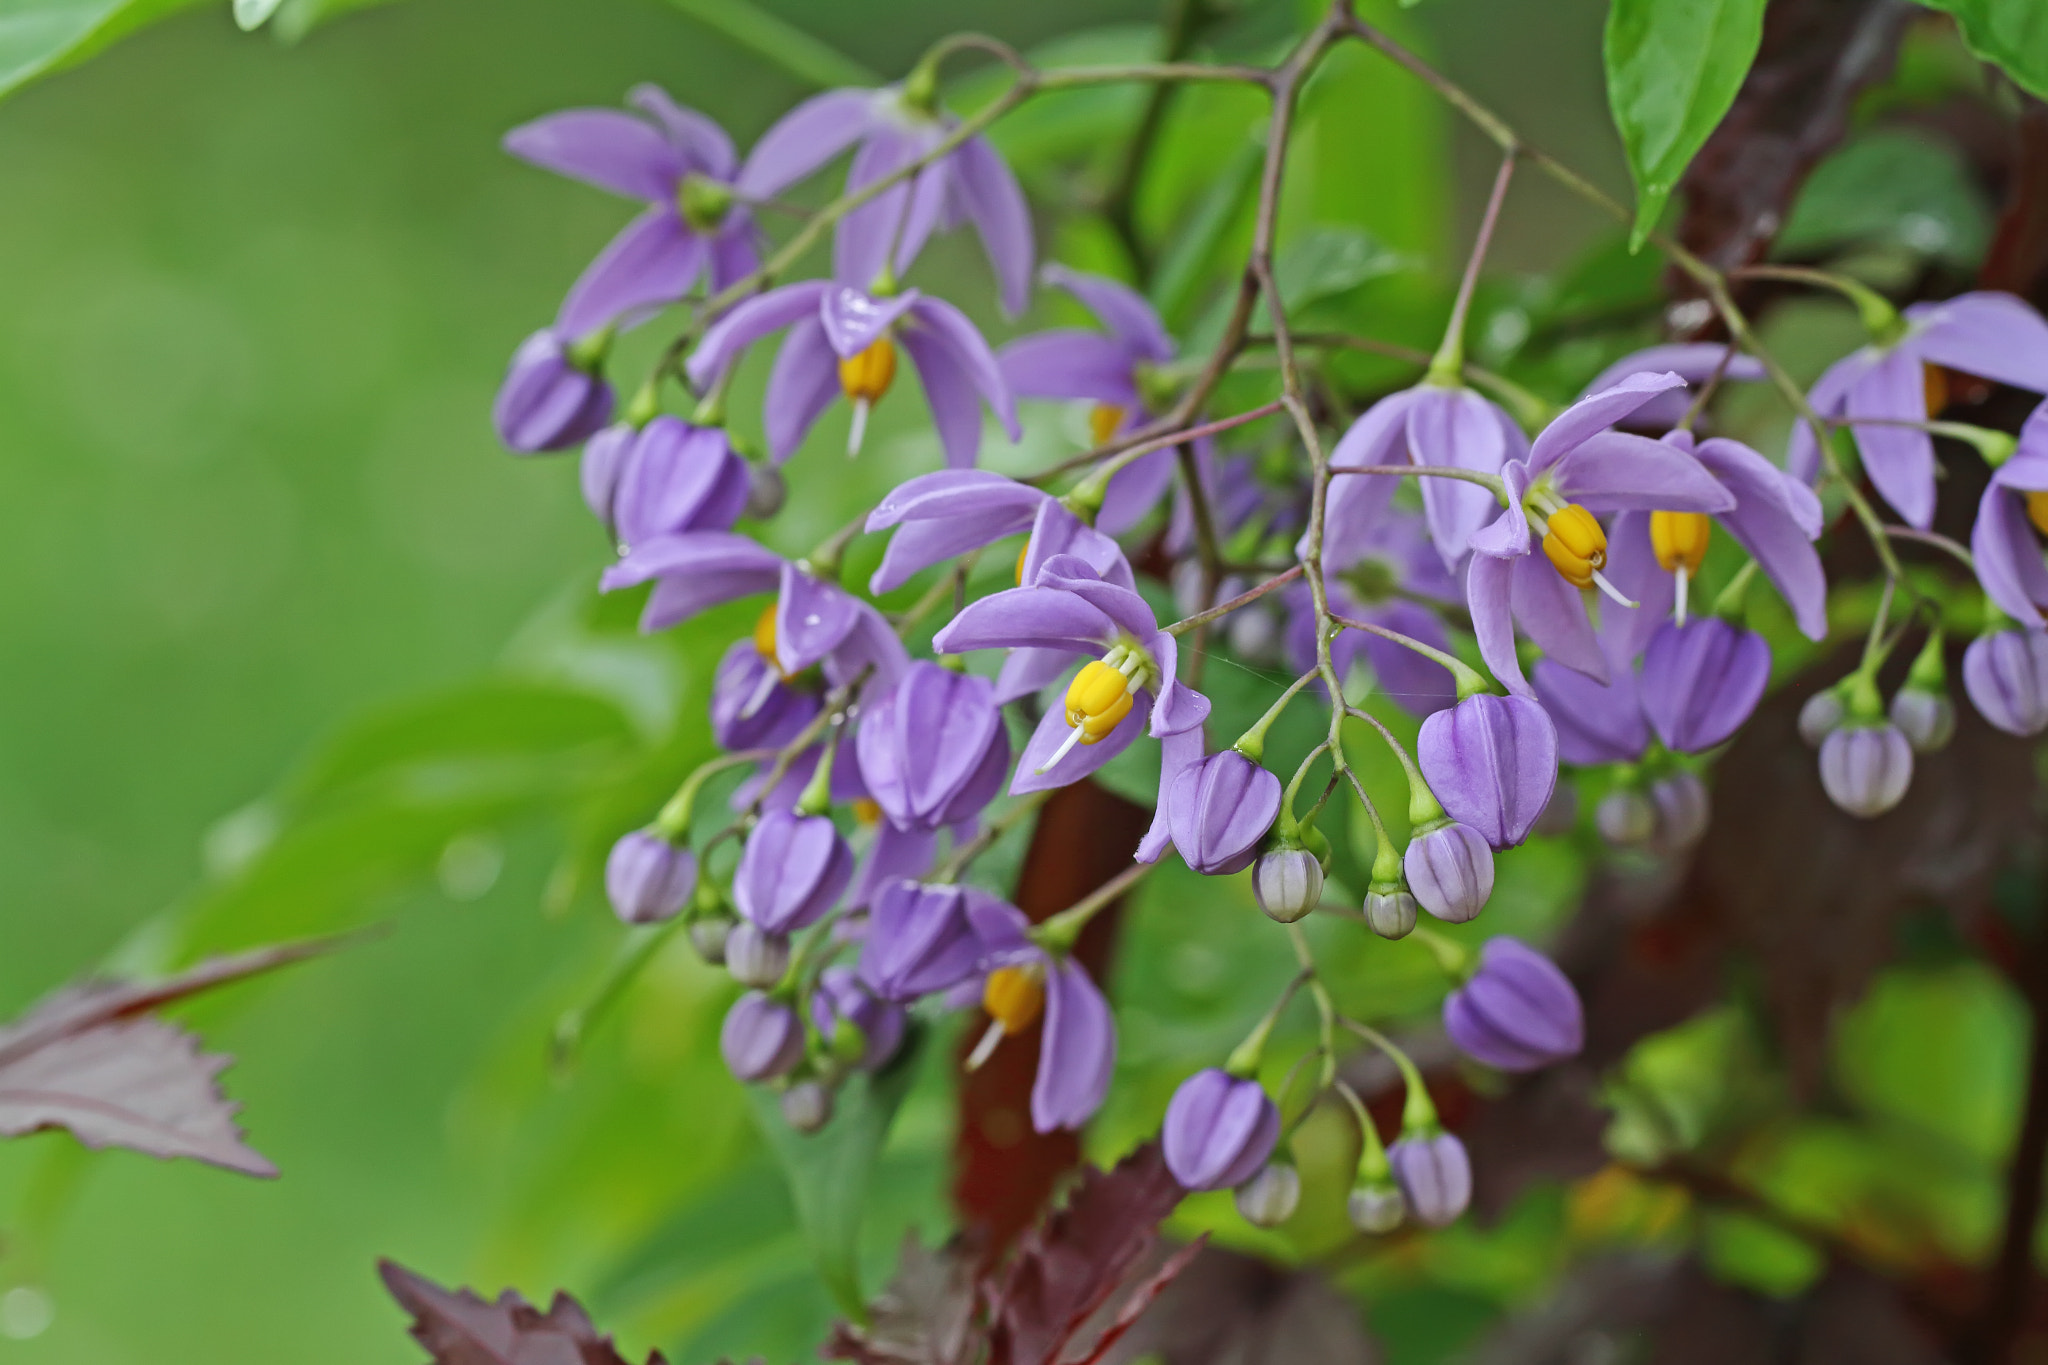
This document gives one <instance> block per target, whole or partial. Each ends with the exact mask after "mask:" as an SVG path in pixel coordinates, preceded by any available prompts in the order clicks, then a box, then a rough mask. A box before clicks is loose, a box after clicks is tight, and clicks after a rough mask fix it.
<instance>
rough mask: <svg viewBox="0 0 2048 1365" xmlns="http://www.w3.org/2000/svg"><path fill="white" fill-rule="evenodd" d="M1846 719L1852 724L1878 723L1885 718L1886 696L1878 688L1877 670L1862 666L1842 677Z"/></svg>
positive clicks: (1841, 686)
mask: <svg viewBox="0 0 2048 1365" xmlns="http://www.w3.org/2000/svg"><path fill="white" fill-rule="evenodd" d="M1839 686H1840V688H1841V693H1842V706H1843V709H1844V713H1845V714H1844V719H1845V720H1847V722H1848V723H1849V724H1851V725H1877V724H1880V723H1882V722H1883V720H1884V696H1883V694H1882V693H1880V692H1879V691H1878V690H1877V670H1876V669H1875V668H1860V669H1858V670H1857V671H1856V672H1854V673H1851V674H1850V675H1849V676H1848V677H1846V678H1844V679H1842V681H1841V683H1840V684H1839Z"/></svg>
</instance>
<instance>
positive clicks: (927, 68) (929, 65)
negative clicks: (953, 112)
mask: <svg viewBox="0 0 2048 1365" xmlns="http://www.w3.org/2000/svg"><path fill="white" fill-rule="evenodd" d="M941 55H942V54H941V53H939V52H933V53H929V54H927V55H926V56H925V58H924V60H922V61H920V62H919V63H918V64H917V65H916V66H914V67H912V68H910V74H909V75H908V76H905V77H904V78H903V85H902V87H901V92H902V98H903V107H904V108H905V109H907V110H909V111H910V112H911V113H914V114H922V115H924V116H925V117H926V118H931V117H934V116H936V115H937V114H938V112H939V63H938V58H939V57H940V56H941Z"/></svg>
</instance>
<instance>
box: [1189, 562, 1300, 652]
mask: <svg viewBox="0 0 2048 1365" xmlns="http://www.w3.org/2000/svg"><path fill="white" fill-rule="evenodd" d="M1301 574H1302V568H1301V565H1299V564H1297V565H1295V566H1294V567H1293V568H1291V569H1289V570H1287V571H1286V572H1285V573H1282V574H1278V575H1276V576H1274V577H1272V578H1269V579H1267V580H1266V581H1265V582H1263V583H1261V584H1259V585H1258V586H1257V587H1255V588H1250V589H1247V590H1246V591H1244V592H1241V593H1239V594H1238V595H1237V596H1235V597H1233V598H1231V599H1230V600H1229V601H1228V602H1223V603H1219V604H1218V605H1216V606H1213V607H1211V608H1209V609H1208V610H1207V611H1198V612H1196V613H1195V614H1194V615H1193V616H1188V617H1183V618H1182V619H1180V620H1178V621H1175V622H1174V623H1173V624H1172V625H1170V626H1168V627H1166V633H1167V634H1168V635H1182V634H1185V633H1186V632H1188V631H1190V630H1193V629H1194V628H1195V627H1196V626H1204V625H1207V624H1208V623H1209V622H1211V621H1214V620H1215V619H1217V618H1218V617H1220V616H1228V615H1230V613H1232V612H1234V611H1236V610H1237V609H1238V608H1239V607H1248V606H1250V605H1251V604H1252V603H1254V602H1256V601H1258V600H1259V599H1260V598H1261V597H1264V596H1265V595H1266V594H1267V593H1269V592H1273V591H1275V590H1276V589H1279V588H1284V587H1286V586H1287V585H1288V584H1289V583H1292V582H1293V581H1294V580H1295V579H1297V578H1299V577H1301Z"/></svg>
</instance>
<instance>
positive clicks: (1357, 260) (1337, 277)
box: [1273, 228, 1410, 313]
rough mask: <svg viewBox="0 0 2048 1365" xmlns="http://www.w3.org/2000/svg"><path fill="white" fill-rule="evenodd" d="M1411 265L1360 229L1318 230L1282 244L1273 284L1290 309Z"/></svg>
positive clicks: (1298, 307)
mask: <svg viewBox="0 0 2048 1365" xmlns="http://www.w3.org/2000/svg"><path fill="white" fill-rule="evenodd" d="M1409 264H1410V262H1409V260H1408V258H1407V257H1405V256H1403V255H1401V254H1400V253H1399V252H1395V251H1389V250H1388V249H1387V248H1386V247H1385V246H1383V245H1381V243H1380V242H1379V241H1377V240H1376V239H1375V238H1374V237H1373V236H1372V234H1371V233H1369V232H1366V231H1364V230H1362V229H1360V228H1317V229H1315V230H1314V231H1313V232H1310V233H1308V234H1306V235H1305V236H1303V237H1302V238H1300V240H1298V241H1294V242H1289V243H1288V244H1287V245H1285V246H1283V247H1281V248H1280V253H1279V256H1278V257H1277V258H1276V259H1275V260H1274V262H1273V282H1274V283H1275V284H1276V285H1278V286H1279V289H1280V297H1281V299H1282V300H1283V301H1284V302H1285V303H1286V305H1287V309H1288V311H1289V312H1290V313H1293V312H1299V311H1300V310H1301V309H1304V308H1306V307H1308V306H1309V305H1310V304H1312V303H1320V302H1321V301H1322V300H1324V299H1329V298H1335V297H1336V296H1337V295H1339V294H1348V293H1349V292H1351V291H1352V290H1353V289H1356V288H1357V287H1358V286H1359V285H1361V284H1364V283H1365V282H1366V281H1367V280H1376V279H1379V278H1381V277H1382V276H1386V275H1392V274H1394V273H1396V272H1397V271H1400V270H1404V269H1406V268H1407V267H1408V266H1409Z"/></svg>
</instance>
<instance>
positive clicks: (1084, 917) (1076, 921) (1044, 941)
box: [1031, 863, 1159, 953]
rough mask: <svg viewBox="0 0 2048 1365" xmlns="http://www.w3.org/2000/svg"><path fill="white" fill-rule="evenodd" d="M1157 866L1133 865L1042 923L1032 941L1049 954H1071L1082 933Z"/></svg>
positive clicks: (1032, 936) (1032, 933) (1146, 864)
mask: <svg viewBox="0 0 2048 1365" xmlns="http://www.w3.org/2000/svg"><path fill="white" fill-rule="evenodd" d="M1158 865H1159V864H1157V863H1132V864H1131V865H1130V866H1129V867H1127V868H1125V869H1124V870H1123V871H1121V872H1119V873H1117V874H1116V875H1115V876H1114V877H1111V878H1110V879H1109V880H1108V881H1106V882H1104V883H1103V884H1102V885H1101V886H1098V887H1096V888H1095V889H1094V890H1093V891H1091V892H1089V893H1088V894H1087V895H1086V896H1084V897H1082V898H1081V899H1080V900H1078V901H1075V902H1074V903H1073V904H1072V905H1071V906H1068V907H1067V908H1066V909H1065V910H1062V911H1060V912H1059V913H1058V914H1057V915H1054V916H1053V917H1052V918H1051V919H1049V920H1047V921H1045V922H1044V923H1043V924H1040V925H1039V926H1038V927H1037V928H1035V929H1033V930H1032V931H1031V938H1032V941H1033V942H1035V943H1037V944H1038V946H1039V947H1041V948H1043V949H1045V950H1046V951H1047V952H1049V953H1070V952H1072V951H1074V944H1075V942H1076V941H1077V940H1079V939H1080V937H1081V931H1082V930H1083V929H1086V928H1087V927H1088V921H1089V920H1092V919H1094V918H1095V917H1096V916H1097V915H1098V914H1100V913H1102V911H1103V910H1104V909H1106V908H1107V907H1108V906H1110V905H1111V904H1113V903H1114V902H1115V901H1116V899H1117V898H1118V897H1119V896H1121V895H1123V894H1124V892H1126V891H1128V890H1130V889H1131V888H1132V887H1134V886H1136V885H1137V884H1138V883H1139V882H1141V881H1143V880H1144V879H1145V877H1146V875H1147V874H1149V873H1150V872H1151V871H1152V869H1153V868H1155V867H1157V866H1158Z"/></svg>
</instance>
